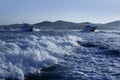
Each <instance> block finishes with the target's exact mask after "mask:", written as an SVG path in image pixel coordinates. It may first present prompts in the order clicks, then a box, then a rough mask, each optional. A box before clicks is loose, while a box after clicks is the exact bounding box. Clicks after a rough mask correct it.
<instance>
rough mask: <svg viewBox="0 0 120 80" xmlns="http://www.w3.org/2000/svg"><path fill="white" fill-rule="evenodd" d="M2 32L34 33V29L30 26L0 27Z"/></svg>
mask: <svg viewBox="0 0 120 80" xmlns="http://www.w3.org/2000/svg"><path fill="white" fill-rule="evenodd" d="M0 31H15V32H17V31H18V32H25V31H27V32H28V31H29V32H31V31H33V27H32V26H31V25H29V24H26V23H24V24H14V25H8V26H2V27H0Z"/></svg>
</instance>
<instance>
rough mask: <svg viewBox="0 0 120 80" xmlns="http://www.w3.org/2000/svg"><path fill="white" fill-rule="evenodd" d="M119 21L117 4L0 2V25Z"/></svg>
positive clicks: (110, 0)
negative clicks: (65, 21) (58, 21)
mask: <svg viewBox="0 0 120 80" xmlns="http://www.w3.org/2000/svg"><path fill="white" fill-rule="evenodd" d="M44 20H48V21H56V20H67V21H73V22H88V21H89V22H95V23H101V22H102V23H105V22H109V21H114V20H120V0H0V24H12V23H22V22H26V23H31V24H32V23H36V22H41V21H44Z"/></svg>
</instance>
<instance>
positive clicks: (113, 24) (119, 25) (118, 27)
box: [99, 21, 120, 30]
mask: <svg viewBox="0 0 120 80" xmlns="http://www.w3.org/2000/svg"><path fill="white" fill-rule="evenodd" d="M99 28H101V29H110V30H111V29H115V30H120V21H114V22H109V23H105V24H101V25H99Z"/></svg>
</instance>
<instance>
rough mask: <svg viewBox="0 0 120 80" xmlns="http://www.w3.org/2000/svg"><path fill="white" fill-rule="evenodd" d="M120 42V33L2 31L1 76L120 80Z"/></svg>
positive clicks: (19, 79) (28, 79)
mask: <svg viewBox="0 0 120 80" xmlns="http://www.w3.org/2000/svg"><path fill="white" fill-rule="evenodd" d="M119 42H120V33H119V32H91V33H87V32H80V31H40V32H21V33H20V32H0V64H1V65H0V79H1V80H4V79H10V80H119V79H120V58H119V57H120V49H119V48H120V43H119Z"/></svg>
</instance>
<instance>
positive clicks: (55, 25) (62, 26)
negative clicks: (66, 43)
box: [0, 20, 120, 30]
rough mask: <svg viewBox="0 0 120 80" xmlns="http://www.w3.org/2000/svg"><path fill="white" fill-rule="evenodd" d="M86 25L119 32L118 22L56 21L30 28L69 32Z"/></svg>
mask: <svg viewBox="0 0 120 80" xmlns="http://www.w3.org/2000/svg"><path fill="white" fill-rule="evenodd" d="M87 25H89V26H93V27H97V29H107V30H110V29H114V30H120V21H114V22H110V23H106V24H94V23H90V22H83V23H74V22H68V21H62V20H58V21H55V22H51V21H44V22H40V23H36V24H33V25H31V26H33V27H34V28H37V29H41V30H71V29H72V30H76V29H77V30H80V29H83V28H84V27H85V26H87ZM22 26H23V24H11V25H2V26H0V30H1V29H3V28H4V29H5V28H6V29H7V27H22Z"/></svg>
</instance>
